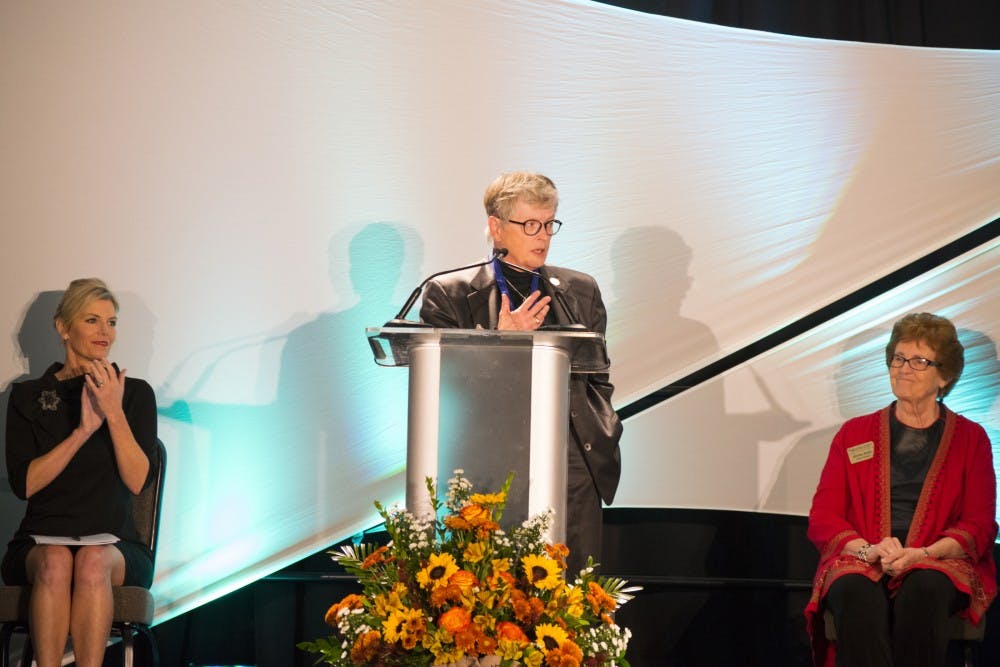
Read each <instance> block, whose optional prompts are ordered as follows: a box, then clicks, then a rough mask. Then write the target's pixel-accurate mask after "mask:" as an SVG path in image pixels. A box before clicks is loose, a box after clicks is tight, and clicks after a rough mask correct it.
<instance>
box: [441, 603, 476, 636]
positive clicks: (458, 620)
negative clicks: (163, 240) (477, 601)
mask: <svg viewBox="0 0 1000 667" xmlns="http://www.w3.org/2000/svg"><path fill="white" fill-rule="evenodd" d="M471 623H472V616H470V615H469V612H468V611H466V610H465V609H463V608H462V607H452V608H451V609H449V610H448V611H446V612H445V613H443V614H441V617H440V618H438V627H440V628H441V629H442V630H445V631H447V632H449V633H451V634H452V635H456V634H458V633H459V632H462V631H463V630H465V629H466V628H468V627H469V625H470V624H471Z"/></svg>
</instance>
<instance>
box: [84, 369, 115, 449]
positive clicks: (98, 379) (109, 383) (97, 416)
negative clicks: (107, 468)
mask: <svg viewBox="0 0 1000 667" xmlns="http://www.w3.org/2000/svg"><path fill="white" fill-rule="evenodd" d="M87 366H88V368H87V369H86V373H85V375H84V384H83V395H82V396H80V428H82V429H84V430H85V431H87V432H88V433H93V432H94V431H96V430H97V429H98V428H100V427H101V424H103V423H104V420H105V419H106V418H107V415H108V414H110V413H112V412H113V411H115V410H121V405H122V397H123V396H124V394H125V370H124V369H123V370H121V371H119V370H117V369H116V368H115V367H114V366H112V365H111V362H110V361H108V360H107V359H94V360H93V361H91V362H89V364H88V365H87Z"/></svg>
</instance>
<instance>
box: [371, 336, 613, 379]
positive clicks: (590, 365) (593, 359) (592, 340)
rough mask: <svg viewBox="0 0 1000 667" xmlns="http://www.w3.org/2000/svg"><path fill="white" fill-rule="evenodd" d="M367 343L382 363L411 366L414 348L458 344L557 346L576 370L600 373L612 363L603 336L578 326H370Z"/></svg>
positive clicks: (461, 345) (467, 345) (571, 367)
mask: <svg viewBox="0 0 1000 667" xmlns="http://www.w3.org/2000/svg"><path fill="white" fill-rule="evenodd" d="M365 335H366V336H367V337H368V344H369V345H371V348H372V353H373V354H374V355H375V363H376V364H378V365H379V366H409V365H410V350H411V349H412V348H415V347H418V346H423V345H431V346H441V347H448V346H457V347H483V348H488V347H495V346H503V347H524V348H525V349H526V350H528V349H531V348H534V347H537V346H543V347H557V348H561V349H563V350H565V351H566V353H567V354H568V355H569V358H570V370H571V371H572V372H573V373H601V372H606V371H607V370H608V368H609V367H610V366H611V362H610V360H609V359H608V352H607V347H605V344H604V335H603V334H599V333H596V332H594V331H583V330H577V329H571V330H557V329H548V330H547V329H539V330H537V331H497V330H495V329H434V328H429V327H397V326H393V327H368V328H367V329H365Z"/></svg>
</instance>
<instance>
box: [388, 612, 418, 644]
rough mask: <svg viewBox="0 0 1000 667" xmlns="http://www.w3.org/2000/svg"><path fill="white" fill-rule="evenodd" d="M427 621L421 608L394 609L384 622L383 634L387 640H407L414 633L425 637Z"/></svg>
mask: <svg viewBox="0 0 1000 667" xmlns="http://www.w3.org/2000/svg"><path fill="white" fill-rule="evenodd" d="M424 629H425V621H424V617H423V614H422V613H421V612H420V610H419V609H394V610H393V611H392V612H391V613H390V614H389V618H387V619H385V620H384V621H383V622H382V636H383V637H384V638H385V641H387V642H394V641H403V642H405V643H409V642H408V641H407V640H408V639H409V638H412V637H413V636H414V635H418V636H417V639H418V640H419V639H420V638H422V637H423V633H424Z"/></svg>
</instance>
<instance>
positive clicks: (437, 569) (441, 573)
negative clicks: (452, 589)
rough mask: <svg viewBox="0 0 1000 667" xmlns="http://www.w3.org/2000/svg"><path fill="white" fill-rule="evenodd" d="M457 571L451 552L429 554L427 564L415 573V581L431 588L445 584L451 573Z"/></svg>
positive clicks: (456, 564)
mask: <svg viewBox="0 0 1000 667" xmlns="http://www.w3.org/2000/svg"><path fill="white" fill-rule="evenodd" d="M456 572H458V563H456V562H455V558H454V556H452V555H451V554H431V557H430V559H428V561H427V566H426V567H424V569H422V570H420V572H418V573H417V582H418V583H419V584H420V585H421V586H422V587H423V588H430V589H431V590H433V589H435V588H438V587H439V586H447V585H448V579H450V578H451V575H453V574H455V573H456Z"/></svg>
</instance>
